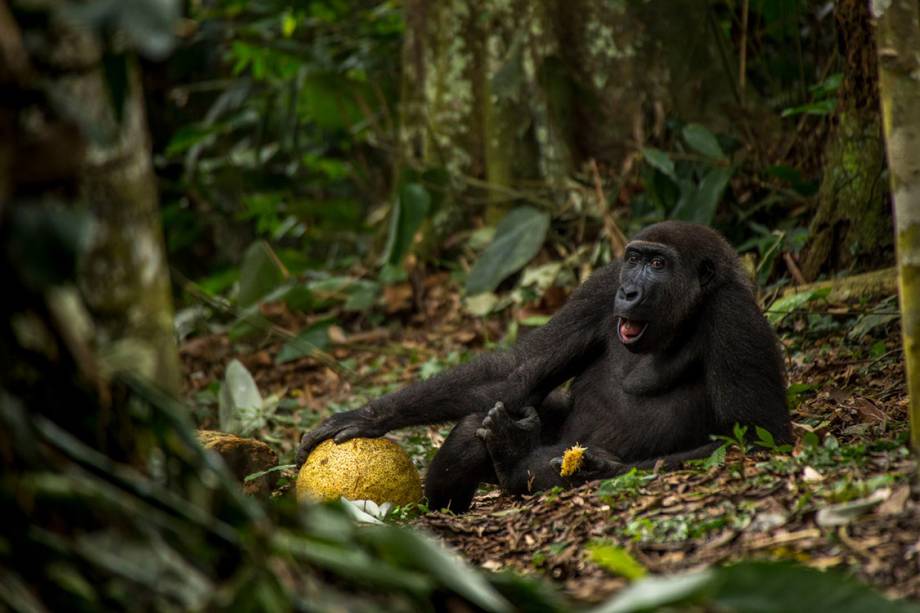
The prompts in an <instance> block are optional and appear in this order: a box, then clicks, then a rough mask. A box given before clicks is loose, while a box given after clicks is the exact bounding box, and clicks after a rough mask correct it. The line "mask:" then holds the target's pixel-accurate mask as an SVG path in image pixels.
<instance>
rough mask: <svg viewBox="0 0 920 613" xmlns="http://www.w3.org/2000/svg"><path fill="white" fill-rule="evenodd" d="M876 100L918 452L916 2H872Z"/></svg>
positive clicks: (919, 107)
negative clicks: (882, 133) (882, 134)
mask: <svg viewBox="0 0 920 613" xmlns="http://www.w3.org/2000/svg"><path fill="white" fill-rule="evenodd" d="M871 8H872V16H873V17H874V18H875V19H876V25H877V37H876V40H877V46H878V66H879V98H880V99H881V105H882V123H883V125H884V128H885V143H886V148H887V151H888V168H889V175H890V177H891V193H892V194H893V198H894V209H895V220H896V228H895V232H896V235H895V241H896V245H897V258H898V282H899V287H900V296H901V314H902V316H901V334H902V337H903V343H904V358H905V365H906V369H905V370H906V372H907V389H908V393H909V394H910V423H911V444H912V446H913V447H914V450H915V451H917V450H920V2H918V0H889V1H887V2H883V1H881V0H873V2H872V3H871Z"/></svg>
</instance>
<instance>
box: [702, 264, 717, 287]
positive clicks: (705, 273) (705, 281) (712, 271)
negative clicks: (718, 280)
mask: <svg viewBox="0 0 920 613" xmlns="http://www.w3.org/2000/svg"><path fill="white" fill-rule="evenodd" d="M715 276H716V265H715V263H714V262H713V261H712V260H710V259H709V258H705V259H704V260H703V261H702V262H700V287H706V286H707V285H709V283H710V282H711V281H712V280H713V279H714V278H715Z"/></svg>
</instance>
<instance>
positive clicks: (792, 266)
mask: <svg viewBox="0 0 920 613" xmlns="http://www.w3.org/2000/svg"><path fill="white" fill-rule="evenodd" d="M783 261H784V262H786V267H787V268H789V274H790V275H792V278H793V280H794V281H795V284H796V285H805V284H806V283H807V281H805V276H804V275H803V274H802V269H800V268H799V265H798V263H797V262H796V261H795V258H794V257H793V256H792V254H791V253H789V252H788V251H783Z"/></svg>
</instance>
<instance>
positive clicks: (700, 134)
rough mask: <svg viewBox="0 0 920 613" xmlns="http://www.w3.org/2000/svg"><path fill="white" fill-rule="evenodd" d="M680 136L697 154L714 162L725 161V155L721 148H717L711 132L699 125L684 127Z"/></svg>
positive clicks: (717, 142)
mask: <svg viewBox="0 0 920 613" xmlns="http://www.w3.org/2000/svg"><path fill="white" fill-rule="evenodd" d="M682 134H683V137H684V140H685V141H687V144H688V145H690V146H691V147H693V148H694V149H695V150H696V151H697V152H699V153H702V154H703V155H705V156H706V157H708V158H712V159H714V160H724V159H725V153H724V152H723V151H722V147H720V146H719V141H718V140H717V139H716V137H715V136H714V135H713V133H712V132H710V131H709V130H707V129H706V128H705V127H703V126H701V125H700V124H698V123H691V124H687V125H686V126H684V129H683V132H682Z"/></svg>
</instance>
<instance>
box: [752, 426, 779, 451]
mask: <svg viewBox="0 0 920 613" xmlns="http://www.w3.org/2000/svg"><path fill="white" fill-rule="evenodd" d="M754 431H755V432H756V433H757V441H756V443H757V444H758V445H760V446H761V447H766V448H767V449H775V448H776V440H775V439H774V438H773V434H771V433H770V431H769V430H767V429H766V428H761V427H760V426H754Z"/></svg>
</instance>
